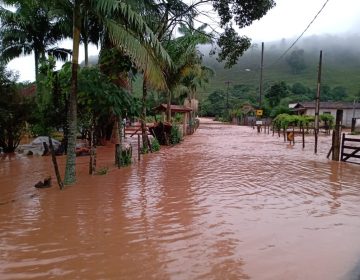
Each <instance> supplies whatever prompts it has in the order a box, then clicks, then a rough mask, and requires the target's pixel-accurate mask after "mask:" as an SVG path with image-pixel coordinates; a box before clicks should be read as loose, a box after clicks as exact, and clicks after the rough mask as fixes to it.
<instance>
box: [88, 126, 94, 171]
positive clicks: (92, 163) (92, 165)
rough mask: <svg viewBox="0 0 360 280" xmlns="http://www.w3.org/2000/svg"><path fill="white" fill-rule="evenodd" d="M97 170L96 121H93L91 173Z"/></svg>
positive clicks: (91, 132) (91, 129)
mask: <svg viewBox="0 0 360 280" xmlns="http://www.w3.org/2000/svg"><path fill="white" fill-rule="evenodd" d="M95 172H96V146H95V122H94V121H92V124H91V127H90V160H89V174H90V175H92V174H95Z"/></svg>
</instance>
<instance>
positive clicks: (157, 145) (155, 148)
mask: <svg viewBox="0 0 360 280" xmlns="http://www.w3.org/2000/svg"><path fill="white" fill-rule="evenodd" d="M151 149H152V150H153V152H157V151H159V150H160V143H159V141H158V140H157V139H156V138H153V139H152V140H151Z"/></svg>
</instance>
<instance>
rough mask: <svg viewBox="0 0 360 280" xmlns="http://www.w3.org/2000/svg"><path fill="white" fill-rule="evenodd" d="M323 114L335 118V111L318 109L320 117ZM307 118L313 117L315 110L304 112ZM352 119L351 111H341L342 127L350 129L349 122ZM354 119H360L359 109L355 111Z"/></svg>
mask: <svg viewBox="0 0 360 280" xmlns="http://www.w3.org/2000/svg"><path fill="white" fill-rule="evenodd" d="M324 112H328V113H329V112H330V114H331V115H332V116H334V118H336V109H325V108H324V109H322V108H320V115H321V114H323V113H324ZM305 114H306V115H308V116H315V109H307V110H306V112H305ZM352 117H353V109H343V125H345V126H346V127H351V120H352ZM355 118H360V109H356V110H355Z"/></svg>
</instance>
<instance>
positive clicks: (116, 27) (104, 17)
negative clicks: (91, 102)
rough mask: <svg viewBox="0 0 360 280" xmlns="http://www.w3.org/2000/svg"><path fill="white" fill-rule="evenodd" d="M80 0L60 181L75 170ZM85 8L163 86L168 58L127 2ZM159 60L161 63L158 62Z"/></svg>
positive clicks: (71, 178)
mask: <svg viewBox="0 0 360 280" xmlns="http://www.w3.org/2000/svg"><path fill="white" fill-rule="evenodd" d="M84 2H85V1H84V0H75V1H74V9H73V11H74V13H73V24H74V26H73V58H72V78H71V93H70V100H69V107H70V110H69V135H68V148H67V151H68V153H67V159H66V169H65V178H64V183H65V184H67V185H69V184H73V183H74V182H75V180H76V173H75V146H76V124H77V116H76V108H77V107H76V106H77V102H76V100H77V70H78V56H79V44H80V32H81V10H80V7H81V5H82V4H83V3H84ZM88 3H89V4H90V5H89V8H91V10H92V11H94V14H96V15H98V17H99V20H100V21H101V22H102V23H103V25H104V28H105V29H106V31H107V32H108V35H109V38H110V40H111V41H112V43H113V44H114V45H115V46H117V47H118V48H120V49H121V50H123V51H124V52H125V53H127V54H128V55H129V56H130V58H131V60H132V61H133V62H134V63H135V65H136V66H137V67H138V68H139V69H141V70H142V71H143V72H144V77H146V78H147V79H148V81H149V83H150V84H151V85H152V86H154V87H156V88H160V89H164V88H166V83H165V80H164V76H163V72H162V69H161V65H160V64H161V63H163V64H166V65H169V66H168V67H170V65H171V59H170V57H169V55H168V54H167V52H166V51H165V49H164V48H163V47H162V45H161V43H160V42H159V41H158V40H157V38H156V36H155V35H154V33H153V32H152V31H151V30H150V28H149V27H148V26H147V25H146V23H145V22H144V21H143V19H142V18H141V17H140V16H139V15H138V14H137V13H135V12H134V11H133V10H132V9H131V8H130V6H129V5H127V4H126V3H124V2H119V1H116V0H93V1H89V2H88ZM159 62H161V63H159Z"/></svg>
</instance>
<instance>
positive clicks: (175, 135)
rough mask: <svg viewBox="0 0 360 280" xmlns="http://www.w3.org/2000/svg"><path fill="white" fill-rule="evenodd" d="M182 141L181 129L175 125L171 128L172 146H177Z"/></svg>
mask: <svg viewBox="0 0 360 280" xmlns="http://www.w3.org/2000/svg"><path fill="white" fill-rule="evenodd" d="M181 140H182V135H181V132H180V129H179V127H178V126H177V125H173V126H172V127H171V134H170V144H173V145H174V144H177V143H180V141H181Z"/></svg>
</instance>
